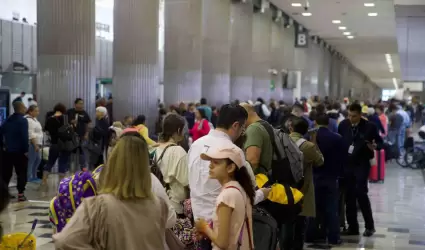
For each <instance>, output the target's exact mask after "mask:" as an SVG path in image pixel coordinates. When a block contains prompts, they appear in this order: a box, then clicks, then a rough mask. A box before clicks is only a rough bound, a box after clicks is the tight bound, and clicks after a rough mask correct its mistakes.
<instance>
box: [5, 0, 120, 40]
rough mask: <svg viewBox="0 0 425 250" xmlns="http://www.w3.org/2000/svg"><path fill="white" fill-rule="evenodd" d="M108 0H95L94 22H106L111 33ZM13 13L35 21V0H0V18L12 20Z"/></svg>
mask: <svg viewBox="0 0 425 250" xmlns="http://www.w3.org/2000/svg"><path fill="white" fill-rule="evenodd" d="M106 2H109V1H106V0H96V22H98V23H103V24H108V25H109V26H110V27H111V32H110V33H111V34H113V23H114V19H113V7H112V6H111V5H110V3H106ZM13 13H18V14H19V20H22V18H24V17H25V18H26V19H27V21H28V23H30V24H34V23H36V22H37V0H0V19H4V20H12V18H13Z"/></svg>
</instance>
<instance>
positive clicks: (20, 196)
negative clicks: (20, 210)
mask: <svg viewBox="0 0 425 250" xmlns="http://www.w3.org/2000/svg"><path fill="white" fill-rule="evenodd" d="M22 201H27V197H25V195H24V194H18V202H22Z"/></svg>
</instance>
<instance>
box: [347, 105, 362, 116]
mask: <svg viewBox="0 0 425 250" xmlns="http://www.w3.org/2000/svg"><path fill="white" fill-rule="evenodd" d="M348 110H349V111H351V112H357V113H359V114H361V113H362V106H361V105H360V104H359V103H353V104H351V105H350V106H349V107H348Z"/></svg>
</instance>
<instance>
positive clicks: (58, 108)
mask: <svg viewBox="0 0 425 250" xmlns="http://www.w3.org/2000/svg"><path fill="white" fill-rule="evenodd" d="M53 112H61V113H62V114H65V113H66V107H65V105H63V104H62V103H57V104H56V105H55V106H54V107H53Z"/></svg>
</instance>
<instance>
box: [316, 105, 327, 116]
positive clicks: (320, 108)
mask: <svg viewBox="0 0 425 250" xmlns="http://www.w3.org/2000/svg"><path fill="white" fill-rule="evenodd" d="M316 112H317V114H318V115H321V114H325V113H326V107H325V105H324V104H322V103H320V104H318V105H317V106H316Z"/></svg>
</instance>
